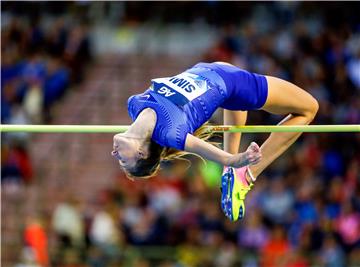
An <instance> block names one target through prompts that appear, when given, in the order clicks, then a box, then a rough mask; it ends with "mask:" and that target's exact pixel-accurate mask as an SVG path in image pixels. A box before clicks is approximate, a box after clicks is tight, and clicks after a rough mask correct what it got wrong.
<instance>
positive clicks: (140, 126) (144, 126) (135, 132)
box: [124, 108, 156, 139]
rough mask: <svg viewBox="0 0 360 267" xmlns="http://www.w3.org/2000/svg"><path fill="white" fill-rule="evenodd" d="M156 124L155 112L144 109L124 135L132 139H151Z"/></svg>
mask: <svg viewBox="0 0 360 267" xmlns="http://www.w3.org/2000/svg"><path fill="white" fill-rule="evenodd" d="M155 124H156V112H155V111H154V110H153V109H151V108H146V109H144V110H143V111H141V113H140V114H139V115H138V117H137V118H136V120H135V121H134V122H133V124H131V126H130V128H129V130H127V131H126V132H125V133H124V135H125V136H129V137H132V138H144V139H148V138H151V136H152V134H153V131H154V128H155Z"/></svg>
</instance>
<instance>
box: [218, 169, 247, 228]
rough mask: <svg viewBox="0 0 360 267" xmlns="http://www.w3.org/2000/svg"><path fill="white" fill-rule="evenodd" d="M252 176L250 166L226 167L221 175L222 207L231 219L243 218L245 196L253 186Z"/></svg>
mask: <svg viewBox="0 0 360 267" xmlns="http://www.w3.org/2000/svg"><path fill="white" fill-rule="evenodd" d="M247 176H248V177H247ZM251 176H252V174H251V172H250V171H249V169H248V166H246V167H242V168H238V169H235V168H232V167H225V168H224V172H223V175H222V177H221V189H222V190H221V191H222V194H221V208H222V210H223V212H224V213H225V216H226V217H228V218H229V219H230V220H231V221H237V220H238V219H242V218H243V217H244V215H245V197H246V195H247V193H248V192H249V191H250V189H251V188H252V186H253V183H252V177H251Z"/></svg>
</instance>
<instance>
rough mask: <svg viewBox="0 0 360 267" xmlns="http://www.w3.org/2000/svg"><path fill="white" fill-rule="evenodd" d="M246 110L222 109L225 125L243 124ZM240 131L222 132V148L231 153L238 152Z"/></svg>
mask: <svg viewBox="0 0 360 267" xmlns="http://www.w3.org/2000/svg"><path fill="white" fill-rule="evenodd" d="M246 118H247V111H237V110H227V109H224V124H225V125H245V123H246ZM240 140H241V133H224V150H225V151H226V152H229V153H231V154H237V153H239V147H240Z"/></svg>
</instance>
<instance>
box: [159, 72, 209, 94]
mask: <svg viewBox="0 0 360 267" xmlns="http://www.w3.org/2000/svg"><path fill="white" fill-rule="evenodd" d="M152 82H155V83H158V84H164V85H166V86H167V87H170V88H171V89H173V91H175V92H173V91H171V90H170V89H169V88H166V87H165V86H163V87H161V88H160V89H159V91H158V93H160V94H163V95H165V96H166V97H168V96H172V95H173V94H176V93H179V94H181V95H183V96H184V97H185V98H186V99H188V100H189V101H191V100H193V99H195V98H197V97H198V96H200V95H202V94H203V93H205V92H206V90H207V83H206V81H205V80H204V79H203V78H202V77H200V76H199V75H196V74H192V73H187V72H183V73H181V74H179V75H176V76H174V77H166V78H156V79H153V80H152Z"/></svg>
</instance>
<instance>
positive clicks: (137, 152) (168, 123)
mask: <svg viewBox="0 0 360 267" xmlns="http://www.w3.org/2000/svg"><path fill="white" fill-rule="evenodd" d="M219 107H221V108H223V109H224V124H226V125H244V124H245V122H246V118H247V111H249V110H258V109H262V110H265V111H267V112H270V113H272V114H281V115H287V116H286V117H285V118H284V119H283V120H282V121H281V122H280V123H279V125H307V124H309V123H310V122H311V121H312V120H313V118H314V116H315V114H316V112H317V110H318V102H317V101H316V100H315V98H314V97H312V96H311V95H310V94H309V93H307V92H306V91H304V90H303V89H301V88H299V87H297V86H296V85H294V84H292V83H290V82H287V81H284V80H282V79H279V78H275V77H271V76H264V75H259V74H256V73H250V72H248V71H245V70H242V69H239V68H238V67H235V66H233V65H231V64H229V63H225V62H215V63H198V64H196V65H195V66H193V67H191V68H190V69H188V70H186V71H185V72H183V73H181V74H178V75H175V76H172V77H166V78H157V79H153V80H152V81H151V86H150V88H149V89H147V90H146V91H145V92H144V93H142V94H138V95H133V96H131V97H130V98H129V100H128V111H129V115H130V117H131V118H132V120H133V123H132V124H131V126H130V127H129V129H128V130H127V131H126V132H124V133H120V134H117V135H115V136H114V143H113V151H112V155H113V156H114V157H115V158H116V159H118V160H119V163H120V165H121V167H122V168H123V170H124V171H125V173H126V174H127V176H128V177H129V178H132V179H134V178H149V177H151V176H154V175H155V174H156V172H157V171H158V170H159V166H160V162H161V161H162V160H169V159H174V158H176V157H179V156H181V155H184V154H186V153H194V154H197V155H199V156H200V157H202V158H206V159H208V160H211V161H214V162H217V163H219V164H221V165H223V166H224V173H223V175H222V179H221V187H222V199H221V207H222V210H223V212H224V213H225V215H226V216H227V217H228V218H229V219H230V220H232V221H236V220H238V219H239V218H243V216H244V214H245V203H244V200H245V197H246V194H247V193H248V192H249V190H250V189H251V187H252V185H253V183H254V182H255V180H256V177H258V176H259V174H260V173H261V172H262V171H263V170H264V169H265V168H266V167H267V166H269V164H270V163H271V162H273V161H274V160H275V159H276V158H277V157H279V156H280V155H281V154H282V153H283V152H284V151H285V150H286V149H287V148H288V147H289V146H290V145H291V144H293V143H294V142H295V140H296V139H297V138H298V137H299V136H300V135H301V133H292V132H288V133H271V134H270V136H269V137H268V139H267V140H266V141H265V142H264V143H263V144H262V145H261V147H259V146H258V145H257V144H256V143H254V142H252V143H251V144H250V146H249V147H248V148H247V150H246V151H245V152H244V153H239V151H238V150H239V146H240V138H241V133H224V150H221V149H219V148H217V147H216V146H214V145H212V144H210V143H208V142H206V140H207V138H208V137H209V134H206V132H205V130H204V129H205V128H204V127H203V125H204V123H206V122H207V121H208V120H209V119H210V117H211V115H212V114H213V113H214V112H215V110H216V109H217V108H219Z"/></svg>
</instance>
